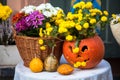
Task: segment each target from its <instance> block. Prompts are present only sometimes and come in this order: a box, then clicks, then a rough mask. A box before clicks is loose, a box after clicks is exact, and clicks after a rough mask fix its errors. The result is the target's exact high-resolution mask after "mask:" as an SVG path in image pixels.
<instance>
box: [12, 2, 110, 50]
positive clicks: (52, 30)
mask: <svg viewBox="0 0 120 80" xmlns="http://www.w3.org/2000/svg"><path fill="white" fill-rule="evenodd" d="M73 8H75V13H71V12H68V14H67V15H66V16H65V14H64V12H63V10H62V9H60V8H59V7H53V6H52V5H51V4H50V3H46V4H40V5H39V6H32V5H31V6H26V7H24V8H23V9H22V10H21V11H20V12H19V13H17V14H16V15H15V16H14V17H13V19H12V22H13V24H14V26H15V29H16V31H17V33H18V34H19V35H27V36H34V37H38V36H40V37H54V38H59V37H58V36H63V37H64V38H65V40H67V41H73V40H79V41H80V40H81V39H84V38H88V37H91V36H94V35H95V34H96V29H97V26H98V25H100V27H101V28H103V27H104V26H105V24H106V23H107V22H108V18H107V17H108V12H107V11H103V12H102V11H101V10H99V9H96V8H94V7H93V4H92V3H91V2H84V1H81V2H79V3H77V4H75V5H74V6H73ZM39 43H40V45H43V44H44V41H43V40H42V39H40V40H39ZM41 49H43V50H45V47H44V46H42V47H41Z"/></svg>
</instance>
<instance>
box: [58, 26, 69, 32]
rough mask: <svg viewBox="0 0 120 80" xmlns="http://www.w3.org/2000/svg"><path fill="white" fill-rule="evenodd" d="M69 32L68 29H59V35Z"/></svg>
mask: <svg viewBox="0 0 120 80" xmlns="http://www.w3.org/2000/svg"><path fill="white" fill-rule="evenodd" d="M67 31H68V30H67V28H64V27H59V29H58V32H59V33H64V32H67Z"/></svg>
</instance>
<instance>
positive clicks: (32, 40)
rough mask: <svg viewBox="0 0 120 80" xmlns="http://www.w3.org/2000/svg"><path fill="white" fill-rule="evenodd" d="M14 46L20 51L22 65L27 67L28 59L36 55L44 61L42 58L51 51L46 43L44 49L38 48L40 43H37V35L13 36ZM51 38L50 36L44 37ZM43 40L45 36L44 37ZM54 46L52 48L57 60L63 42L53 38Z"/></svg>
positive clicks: (60, 53) (59, 56)
mask: <svg viewBox="0 0 120 80" xmlns="http://www.w3.org/2000/svg"><path fill="white" fill-rule="evenodd" d="M14 38H15V42H16V46H17V48H18V51H19V53H20V56H21V58H22V59H23V62H24V65H25V66H26V67H29V63H30V61H31V60H32V59H33V58H35V57H38V58H40V59H42V60H43V61H44V59H45V58H46V57H47V56H48V55H49V54H50V53H51V51H52V49H51V48H50V47H48V46H47V45H46V47H47V48H46V50H44V51H42V50H40V45H39V44H38V40H39V38H37V37H27V36H19V35H16V36H15V37H14ZM46 39H49V40H52V39H51V38H46ZM44 40H45V38H44ZM55 42H56V43H57V44H56V47H55V48H54V55H55V56H56V57H57V59H58V61H59V60H60V58H61V55H62V45H63V42H61V41H59V40H55Z"/></svg>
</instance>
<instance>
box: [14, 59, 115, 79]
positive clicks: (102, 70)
mask: <svg viewBox="0 0 120 80" xmlns="http://www.w3.org/2000/svg"><path fill="white" fill-rule="evenodd" d="M63 61H64V60H63ZM61 63H64V62H61ZM14 80H113V76H112V71H111V66H110V64H109V63H108V62H107V61H106V60H102V61H101V62H100V63H99V64H98V65H97V66H96V67H95V68H93V69H85V70H82V69H75V70H74V72H73V73H72V74H71V75H60V74H59V73H58V72H46V71H43V72H40V73H33V72H31V71H30V69H29V68H27V67H25V66H23V63H22V62H21V63H19V64H17V66H16V68H15V75H14Z"/></svg>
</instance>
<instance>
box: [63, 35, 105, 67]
mask: <svg viewBox="0 0 120 80" xmlns="http://www.w3.org/2000/svg"><path fill="white" fill-rule="evenodd" d="M73 48H75V41H72V42H69V41H65V42H64V44H63V54H64V57H65V59H66V60H67V61H68V62H69V63H70V64H72V65H74V64H75V63H77V62H81V63H82V62H85V63H86V64H85V65H84V66H79V67H78V68H93V67H95V66H96V65H97V64H98V63H99V62H100V61H101V60H102V59H103V57H104V51H105V50H104V44H103V41H102V40H101V38H100V37H99V36H98V35H95V36H94V37H90V38H86V39H83V40H81V41H80V42H79V52H78V53H73V52H72V49H73Z"/></svg>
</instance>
